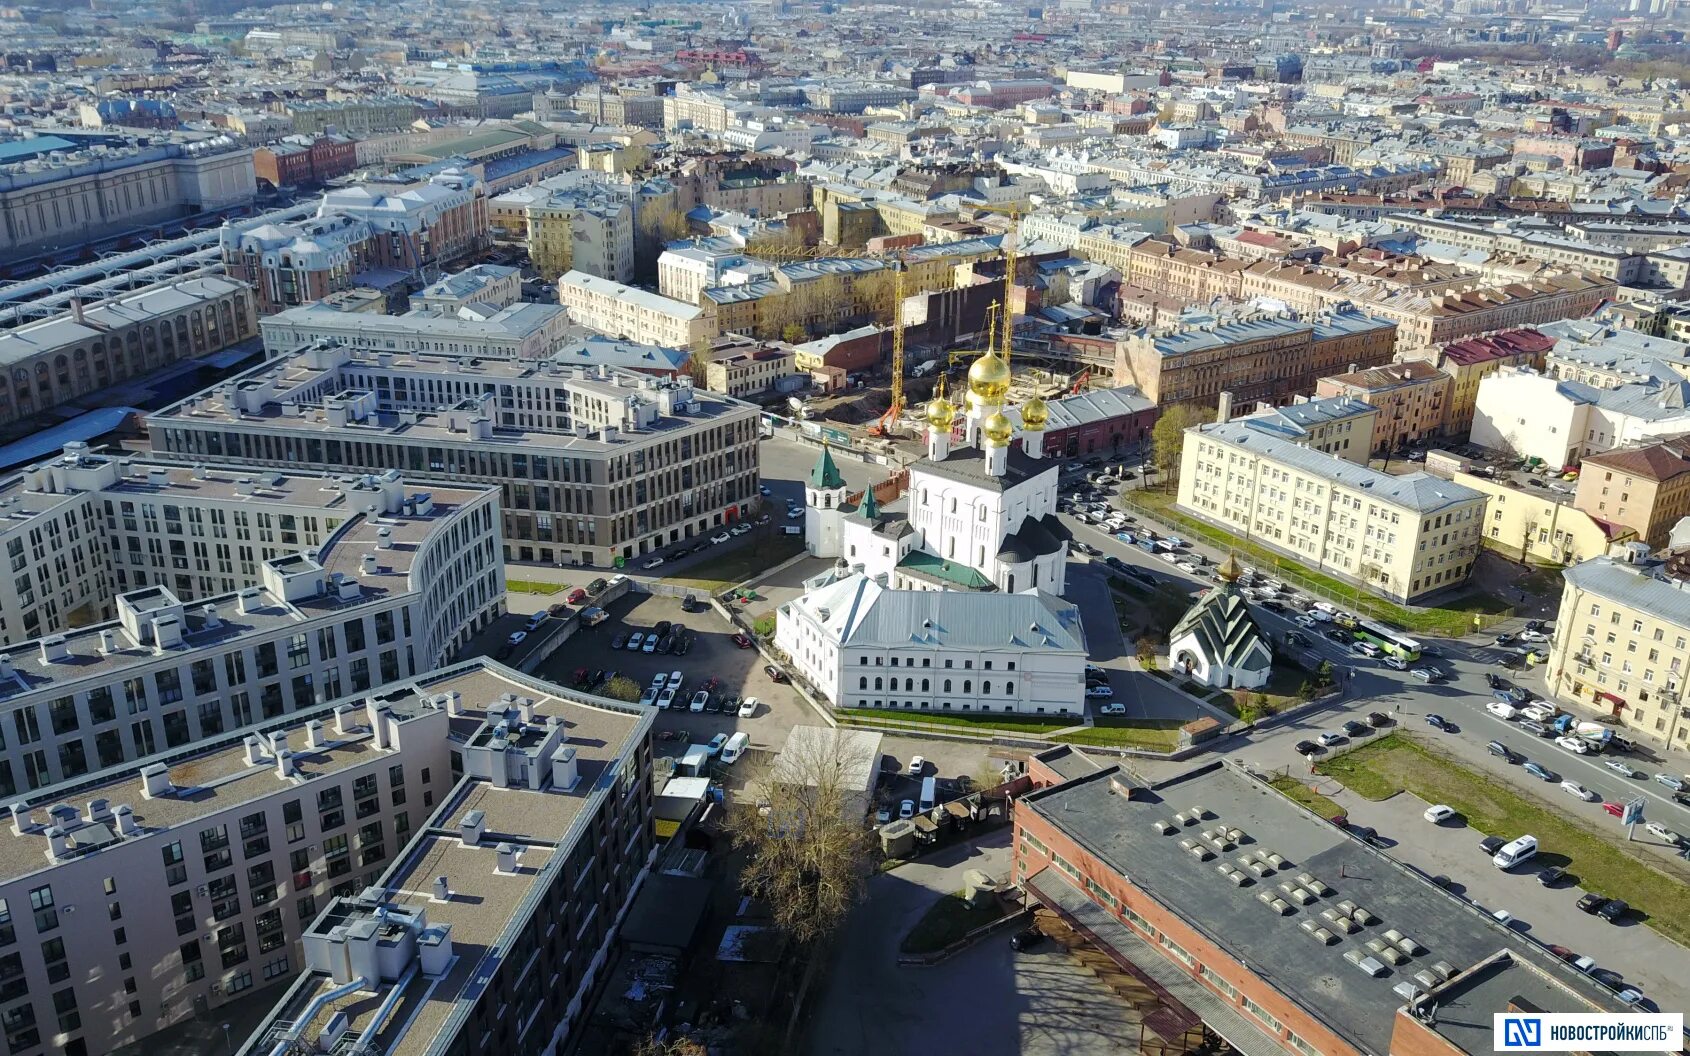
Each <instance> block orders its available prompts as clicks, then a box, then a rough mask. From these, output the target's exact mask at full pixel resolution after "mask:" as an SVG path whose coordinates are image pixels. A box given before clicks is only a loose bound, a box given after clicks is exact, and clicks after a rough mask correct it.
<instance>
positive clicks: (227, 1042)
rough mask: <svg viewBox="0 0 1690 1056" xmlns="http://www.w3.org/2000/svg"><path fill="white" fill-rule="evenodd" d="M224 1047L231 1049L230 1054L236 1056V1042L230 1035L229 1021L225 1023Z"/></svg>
mask: <svg viewBox="0 0 1690 1056" xmlns="http://www.w3.org/2000/svg"><path fill="white" fill-rule="evenodd" d="M223 1047H224V1048H225V1049H227V1050H229V1056H234V1052H235V1042H234V1039H233V1038H231V1037H230V1036H229V1024H227V1023H225V1024H223Z"/></svg>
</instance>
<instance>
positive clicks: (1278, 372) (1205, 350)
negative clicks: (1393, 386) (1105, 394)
mask: <svg viewBox="0 0 1690 1056" xmlns="http://www.w3.org/2000/svg"><path fill="white" fill-rule="evenodd" d="M1395 342H1396V327H1395V326H1394V325H1393V324H1391V323H1390V322H1388V321H1386V320H1384V319H1375V318H1373V317H1371V316H1368V315H1364V314H1362V313H1361V312H1358V311H1355V310H1353V309H1335V310H1332V311H1328V312H1321V313H1318V314H1312V315H1311V316H1310V317H1309V318H1306V319H1304V318H1299V317H1298V316H1296V315H1295V314H1293V313H1289V312H1287V313H1275V314H1262V315H1256V314H1247V315H1244V316H1240V317H1237V318H1234V319H1215V318H1212V317H1208V318H1205V319H1202V320H1199V319H1196V318H1192V319H1189V320H1187V321H1185V322H1182V323H1180V324H1178V325H1176V326H1174V327H1171V328H1169V329H1168V330H1166V331H1165V332H1162V333H1154V332H1144V331H1137V332H1134V333H1132V334H1130V335H1128V337H1127V338H1126V340H1125V341H1123V342H1120V343H1118V344H1117V346H1116V358H1115V383H1116V384H1118V385H1134V386H1137V387H1138V389H1139V390H1140V391H1141V392H1143V393H1144V394H1145V395H1146V396H1148V397H1149V398H1150V399H1152V400H1155V401H1156V402H1157V403H1159V404H1163V405H1167V404H1170V403H1206V404H1213V403H1214V402H1215V401H1216V399H1217V398H1218V397H1219V395H1220V394H1221V393H1222V392H1231V393H1232V394H1233V396H1234V398H1235V399H1236V400H1237V401H1238V402H1239V403H1240V404H1254V403H1258V402H1265V403H1289V402H1290V401H1291V400H1292V399H1293V398H1294V397H1296V396H1301V395H1306V394H1308V393H1310V392H1313V391H1314V388H1315V385H1316V383H1317V382H1318V381H1319V379H1320V378H1322V377H1325V376H1326V375H1328V374H1333V373H1336V372H1338V371H1342V370H1347V369H1356V368H1361V367H1372V366H1378V365H1381V364H1384V363H1389V362H1390V361H1391V356H1392V354H1393V350H1394V348H1395Z"/></svg>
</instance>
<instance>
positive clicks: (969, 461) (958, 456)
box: [915, 447, 1062, 491]
mask: <svg viewBox="0 0 1690 1056" xmlns="http://www.w3.org/2000/svg"><path fill="white" fill-rule="evenodd" d="M915 465H916V468H917V469H920V470H923V471H925V472H928V473H932V474H934V475H935V476H940V477H947V478H949V479H951V480H955V481H958V482H960V483H963V484H972V485H973V486H974V487H977V488H989V489H991V490H993V491H1003V490H1004V489H1005V488H1013V487H1015V486H1016V485H1017V484H1021V483H1023V482H1025V481H1029V480H1032V479H1033V478H1034V477H1037V476H1039V475H1040V474H1043V473H1055V472H1057V471H1059V470H1060V469H1061V467H1062V463H1061V462H1058V461H1057V460H1055V459H1053V458H1034V457H1033V456H1032V455H1029V454H1027V453H1026V452H1025V451H1023V450H1022V449H1021V448H1019V447H1011V448H1010V449H1009V459H1008V461H1007V463H1006V464H1005V468H1004V474H1003V476H1001V477H994V476H992V475H991V474H990V473H988V472H986V455H985V452H983V451H981V450H980V449H979V448H978V447H953V448H952V449H951V452H950V454H949V455H947V456H946V457H945V459H944V461H942V462H935V461H933V460H932V459H931V458H926V457H923V458H922V459H921V460H920V461H919V462H917V463H915Z"/></svg>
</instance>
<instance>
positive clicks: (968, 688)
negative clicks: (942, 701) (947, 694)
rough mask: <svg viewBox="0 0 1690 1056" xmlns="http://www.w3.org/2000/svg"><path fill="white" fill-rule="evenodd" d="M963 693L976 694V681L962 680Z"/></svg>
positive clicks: (970, 679)
mask: <svg viewBox="0 0 1690 1056" xmlns="http://www.w3.org/2000/svg"><path fill="white" fill-rule="evenodd" d="M962 691H963V692H964V693H972V692H974V680H973V679H972V678H965V679H963V680H962Z"/></svg>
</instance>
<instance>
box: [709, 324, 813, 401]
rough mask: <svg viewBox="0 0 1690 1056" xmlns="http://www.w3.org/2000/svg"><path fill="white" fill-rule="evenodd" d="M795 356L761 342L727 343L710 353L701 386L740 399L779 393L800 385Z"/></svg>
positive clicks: (733, 340) (790, 352)
mask: <svg viewBox="0 0 1690 1056" xmlns="http://www.w3.org/2000/svg"><path fill="white" fill-rule="evenodd" d="M797 359H798V357H797V355H796V354H795V353H793V352H792V350H791V349H788V348H781V347H779V346H776V345H771V344H768V343H766V342H762V341H751V340H745V339H735V338H731V337H730V339H729V341H728V343H726V344H723V343H720V342H718V343H717V345H716V346H715V347H714V348H712V349H711V350H710V360H709V362H707V363H706V364H705V365H704V385H705V388H707V389H709V390H710V391H711V392H722V393H726V394H727V395H729V396H737V397H739V398H741V399H745V398H748V397H754V396H761V395H764V394H765V393H773V392H782V391H787V390H789V389H792V388H795V387H797V386H798V385H799V384H801V378H802V375H801V374H800V373H799V371H798V365H797Z"/></svg>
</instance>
